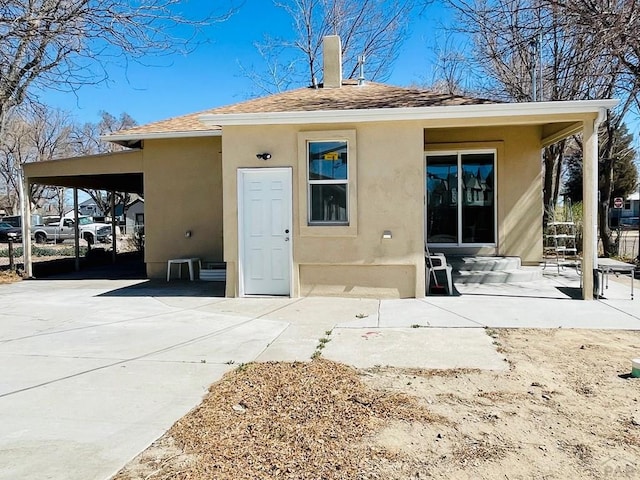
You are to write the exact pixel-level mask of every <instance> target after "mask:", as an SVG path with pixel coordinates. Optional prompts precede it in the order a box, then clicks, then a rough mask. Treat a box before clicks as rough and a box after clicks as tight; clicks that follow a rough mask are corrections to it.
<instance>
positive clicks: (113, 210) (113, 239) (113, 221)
mask: <svg viewBox="0 0 640 480" xmlns="http://www.w3.org/2000/svg"><path fill="white" fill-rule="evenodd" d="M111 261H112V262H113V263H116V192H115V191H112V192H111Z"/></svg>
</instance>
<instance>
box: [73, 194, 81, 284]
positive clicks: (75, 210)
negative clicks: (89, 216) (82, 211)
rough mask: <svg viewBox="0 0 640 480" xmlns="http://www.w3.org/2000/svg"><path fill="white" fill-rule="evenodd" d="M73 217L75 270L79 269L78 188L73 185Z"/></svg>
mask: <svg viewBox="0 0 640 480" xmlns="http://www.w3.org/2000/svg"><path fill="white" fill-rule="evenodd" d="M73 218H74V219H75V221H74V232H73V234H74V240H75V243H76V245H75V247H76V248H75V254H76V272H79V271H80V225H79V223H78V189H77V188H75V187H73Z"/></svg>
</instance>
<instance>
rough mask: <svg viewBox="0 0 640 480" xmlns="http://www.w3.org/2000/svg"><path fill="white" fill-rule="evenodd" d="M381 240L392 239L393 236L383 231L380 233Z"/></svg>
mask: <svg viewBox="0 0 640 480" xmlns="http://www.w3.org/2000/svg"><path fill="white" fill-rule="evenodd" d="M382 238H385V239H391V238H393V235H392V234H391V230H385V231H384V232H382Z"/></svg>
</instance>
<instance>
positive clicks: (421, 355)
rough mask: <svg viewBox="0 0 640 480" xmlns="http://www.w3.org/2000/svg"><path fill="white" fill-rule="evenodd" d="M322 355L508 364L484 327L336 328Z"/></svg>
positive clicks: (430, 364)
mask: <svg viewBox="0 0 640 480" xmlns="http://www.w3.org/2000/svg"><path fill="white" fill-rule="evenodd" d="M322 356H323V357H325V358H328V359H331V360H335V361H337V362H342V363H346V364H349V365H353V366H355V367H358V368H372V367H375V366H389V365H390V366H395V367H405V368H479V369H486V370H505V369H507V368H508V364H507V362H506V361H505V359H504V357H502V356H501V355H499V354H498V353H497V352H496V350H495V346H494V345H493V344H492V339H491V338H490V337H489V336H488V335H487V334H486V332H485V331H484V330H483V329H481V328H456V329H446V328H378V329H354V328H349V329H346V328H345V329H336V330H335V331H334V333H333V335H332V336H331V341H330V342H329V343H327V344H326V347H325V348H324V350H323V352H322Z"/></svg>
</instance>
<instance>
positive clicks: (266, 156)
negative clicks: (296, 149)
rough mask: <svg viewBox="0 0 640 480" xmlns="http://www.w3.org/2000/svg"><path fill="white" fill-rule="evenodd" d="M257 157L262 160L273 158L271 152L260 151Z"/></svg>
mask: <svg viewBox="0 0 640 480" xmlns="http://www.w3.org/2000/svg"><path fill="white" fill-rule="evenodd" d="M256 158H259V159H260V160H269V159H270V158H271V154H270V153H267V152H265V153H258V154H257V155H256Z"/></svg>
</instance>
